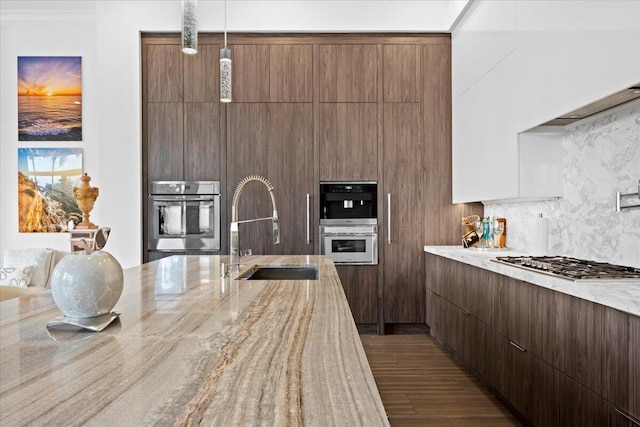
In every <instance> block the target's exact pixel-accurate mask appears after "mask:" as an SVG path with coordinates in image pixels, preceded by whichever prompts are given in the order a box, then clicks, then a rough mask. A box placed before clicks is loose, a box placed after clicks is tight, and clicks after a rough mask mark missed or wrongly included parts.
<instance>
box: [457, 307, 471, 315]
mask: <svg viewBox="0 0 640 427" xmlns="http://www.w3.org/2000/svg"><path fill="white" fill-rule="evenodd" d="M460 310H461V311H462V313H464V315H465V316H471V313H469V312H468V311H467V310H465V309H463V308H461V309H460Z"/></svg>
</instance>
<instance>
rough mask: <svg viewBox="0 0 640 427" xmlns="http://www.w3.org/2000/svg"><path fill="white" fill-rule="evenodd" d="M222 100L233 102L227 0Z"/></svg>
mask: <svg viewBox="0 0 640 427" xmlns="http://www.w3.org/2000/svg"><path fill="white" fill-rule="evenodd" d="M220 102H231V51H230V50H229V49H228V48H227V0H224V47H223V48H222V49H220Z"/></svg>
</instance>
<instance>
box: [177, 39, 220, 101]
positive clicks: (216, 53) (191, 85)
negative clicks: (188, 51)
mask: <svg viewBox="0 0 640 427" xmlns="http://www.w3.org/2000/svg"><path fill="white" fill-rule="evenodd" d="M174 49H175V47H174ZM180 54H181V56H182V61H183V64H184V79H185V81H184V85H183V89H184V96H183V100H184V102H218V101H219V100H220V90H219V87H220V77H219V76H220V62H219V58H220V46H218V45H212V44H203V45H200V46H199V47H198V54H197V55H184V54H182V52H180Z"/></svg>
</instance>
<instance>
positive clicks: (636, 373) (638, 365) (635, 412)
mask: <svg viewBox="0 0 640 427" xmlns="http://www.w3.org/2000/svg"><path fill="white" fill-rule="evenodd" d="M629 413H630V414H631V415H632V416H634V417H635V418H636V419H638V420H640V317H638V316H629Z"/></svg>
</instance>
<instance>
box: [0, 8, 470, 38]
mask: <svg viewBox="0 0 640 427" xmlns="http://www.w3.org/2000/svg"><path fill="white" fill-rule="evenodd" d="M116 2H120V3H121V4H122V6H123V12H124V13H126V8H127V7H128V6H131V5H134V4H139V5H140V4H143V5H147V6H148V5H149V4H150V3H157V7H158V12H160V13H161V11H162V10H167V9H174V8H175V9H176V13H179V12H180V0H126V1H123V0H37V1H32V0H17V1H16V0H0V13H3V14H5V15H9V14H12V13H16V12H17V13H19V12H27V11H29V12H36V11H38V12H43V13H46V11H51V12H58V13H59V12H64V11H69V12H79V11H85V12H90V11H97V13H99V11H100V4H101V3H110V4H113V3H116ZM468 2H469V0H227V26H228V30H229V31H300V32H305V31H309V32H320V31H338V32H340V31H343V32H347V31H353V32H366V31H380V32H383V31H388V32H403V31H407V32H449V31H450V28H451V26H452V24H453V23H454V22H455V21H456V19H457V17H458V15H459V14H460V13H461V12H462V10H463V9H464V8H465V6H466V4H467V3H468ZM198 7H199V12H200V13H199V16H200V22H199V28H200V30H201V31H217V30H219V29H220V28H219V27H220V24H221V23H222V22H221V19H220V18H221V15H222V11H223V1H222V0H199V3H198ZM5 18H6V16H5ZM2 21H5V19H3V20H2Z"/></svg>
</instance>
